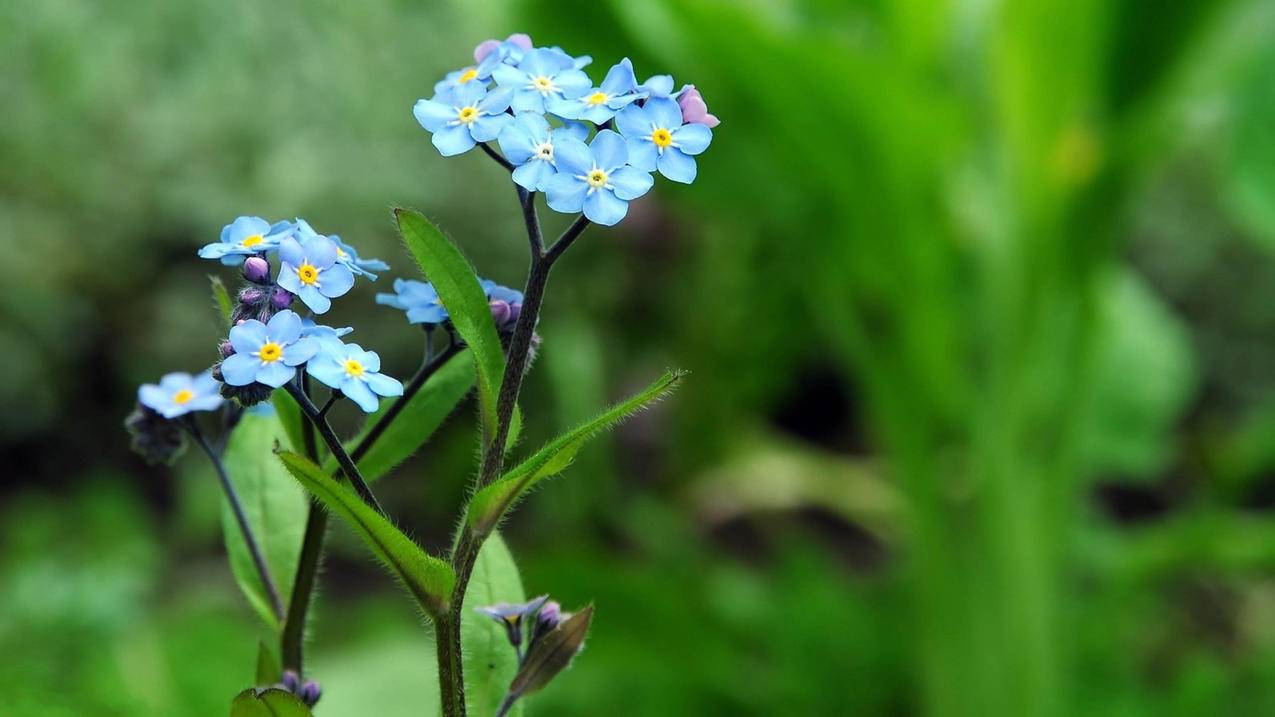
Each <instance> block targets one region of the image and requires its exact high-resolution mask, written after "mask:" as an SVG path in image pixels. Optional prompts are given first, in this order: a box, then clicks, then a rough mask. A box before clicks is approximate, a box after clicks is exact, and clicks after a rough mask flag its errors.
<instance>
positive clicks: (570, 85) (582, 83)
mask: <svg viewBox="0 0 1275 717" xmlns="http://www.w3.org/2000/svg"><path fill="white" fill-rule="evenodd" d="M553 82H554V84H556V85H557V86H558V89H560V90H562V96H563V97H566V98H567V99H575V98H576V97H579V96H581V95H583V94H584V93H586V92H588V91H589V89H590V88H592V87H593V81H592V80H590V79H589V76H588V75H586V74H584V73H583V72H581V71H580V70H563V71H562V72H559V73H558V74H557V76H555V77H554V78H553Z"/></svg>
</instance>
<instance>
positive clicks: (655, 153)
mask: <svg viewBox="0 0 1275 717" xmlns="http://www.w3.org/2000/svg"><path fill="white" fill-rule="evenodd" d="M628 144H629V164H631V165H633V166H634V167H637V168H638V169H640V170H642V171H643V172H654V171H655V163H656V161H657V160H658V159H659V158H660V150H659V149H657V148H656V147H655V143H654V142H652V141H651V140H649V139H637V138H630V139H629V143H628Z"/></svg>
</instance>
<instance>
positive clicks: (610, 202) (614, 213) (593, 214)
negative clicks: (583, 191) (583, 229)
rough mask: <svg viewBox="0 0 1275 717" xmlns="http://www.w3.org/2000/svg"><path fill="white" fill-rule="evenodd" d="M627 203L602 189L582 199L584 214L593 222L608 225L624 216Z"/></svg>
mask: <svg viewBox="0 0 1275 717" xmlns="http://www.w3.org/2000/svg"><path fill="white" fill-rule="evenodd" d="M628 211H629V203H628V202H626V201H624V200H623V199H620V198H619V197H617V196H615V195H614V194H612V193H611V192H608V191H606V190H604V189H602V190H598V191H596V192H594V193H593V194H590V195H589V196H587V197H585V199H584V215H585V216H586V217H588V218H589V221H591V222H593V223H594V224H601V225H602V226H605V227H609V226H611V225H613V224H615V223H616V222H619V221H620V220H621V219H623V218H624V215H625V214H626V213H628Z"/></svg>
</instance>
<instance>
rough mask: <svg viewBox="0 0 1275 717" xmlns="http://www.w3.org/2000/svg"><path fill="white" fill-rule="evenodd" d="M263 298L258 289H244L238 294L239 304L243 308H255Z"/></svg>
mask: <svg viewBox="0 0 1275 717" xmlns="http://www.w3.org/2000/svg"><path fill="white" fill-rule="evenodd" d="M264 296H265V295H264V294H262V293H261V290H260V289H244V290H243V291H241V292H239V303H241V304H243V305H244V306H256V305H257V304H260V303H261V299H262V298H263V297H264Z"/></svg>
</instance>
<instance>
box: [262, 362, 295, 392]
mask: <svg viewBox="0 0 1275 717" xmlns="http://www.w3.org/2000/svg"><path fill="white" fill-rule="evenodd" d="M296 375H297V370H296V369H295V368H293V367H291V366H289V365H287V364H285V363H284V362H282V361H272V362H270V363H268V364H266V365H265V366H262V367H261V368H259V369H257V383H264V384H265V385H267V386H270V387H271V388H279V387H280V386H282V385H283V384H285V383H287V382H289V381H291V380H292V377H293V376H296Z"/></svg>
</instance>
